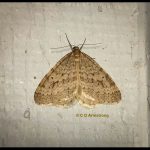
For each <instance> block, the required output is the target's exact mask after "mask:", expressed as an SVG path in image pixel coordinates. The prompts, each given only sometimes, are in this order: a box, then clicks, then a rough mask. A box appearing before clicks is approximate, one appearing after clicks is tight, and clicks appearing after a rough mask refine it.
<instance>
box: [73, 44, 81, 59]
mask: <svg viewBox="0 0 150 150" xmlns="http://www.w3.org/2000/svg"><path fill="white" fill-rule="evenodd" d="M72 53H73V55H74V57H75V61H79V59H80V54H81V51H80V49H79V47H77V46H75V47H73V50H72Z"/></svg>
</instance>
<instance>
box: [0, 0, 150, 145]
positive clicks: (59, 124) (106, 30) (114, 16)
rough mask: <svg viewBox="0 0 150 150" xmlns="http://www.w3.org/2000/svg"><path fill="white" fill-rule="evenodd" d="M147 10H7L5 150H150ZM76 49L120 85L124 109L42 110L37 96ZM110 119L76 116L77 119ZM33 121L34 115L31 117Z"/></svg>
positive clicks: (1, 52)
mask: <svg viewBox="0 0 150 150" xmlns="http://www.w3.org/2000/svg"><path fill="white" fill-rule="evenodd" d="M146 10H148V8H147V5H146V4H144V3H0V33H1V34H0V82H1V83H0V146H57V147H60V146H86V147H89V146H95V147H96V146H115V147H119V146H133V147H136V146H148V111H147V110H148V109H149V108H148V103H147V95H148V93H147V76H146V75H147V71H146V70H147V68H148V67H147V64H146V59H145V58H146V57H145V56H146V53H145V52H146V51H145V49H146V45H145V40H146V36H145V35H146V19H147V18H146V15H145V14H146ZM65 33H67V34H68V36H69V39H70V41H71V42H72V44H75V45H78V44H80V43H82V42H83V40H84V38H85V37H86V38H87V43H98V42H101V43H102V44H101V45H99V46H98V47H91V48H89V47H87V46H85V47H84V48H83V51H84V52H85V53H87V54H88V55H90V56H91V57H94V58H95V60H96V61H97V62H98V63H99V64H100V65H101V66H102V67H103V68H104V69H105V70H106V71H107V73H108V74H109V75H111V77H112V78H113V80H114V81H115V82H116V84H117V85H118V87H119V88H120V90H121V93H122V100H121V102H120V103H119V104H117V105H112V106H111V105H99V106H97V107H96V108H95V109H90V110H89V109H86V108H83V107H82V106H80V105H78V104H76V105H75V106H73V107H71V108H69V109H63V108H56V107H51V106H38V105H36V104H35V103H34V99H33V96H34V91H35V89H36V87H37V85H38V84H39V82H40V81H41V79H42V78H43V77H44V75H45V74H46V73H47V72H48V71H49V69H50V68H52V67H53V66H54V64H56V62H57V61H58V60H59V59H60V58H61V57H62V56H64V55H65V54H67V53H68V52H69V51H70V49H69V48H66V49H59V50H52V49H51V48H52V47H59V46H64V45H67V44H68V43H67V41H66V38H65ZM77 113H79V114H84V113H87V114H88V113H92V114H108V115H109V117H108V118H106V117H101V118H100V117H95V118H94V117H92V118H86V117H76V114H77ZM28 115H29V116H28Z"/></svg>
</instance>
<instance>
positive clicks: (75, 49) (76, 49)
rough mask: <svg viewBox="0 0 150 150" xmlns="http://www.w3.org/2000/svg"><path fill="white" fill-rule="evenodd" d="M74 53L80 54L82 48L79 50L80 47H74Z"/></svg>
mask: <svg viewBox="0 0 150 150" xmlns="http://www.w3.org/2000/svg"><path fill="white" fill-rule="evenodd" d="M72 52H73V53H79V52H80V48H79V47H78V46H74V47H73V48H72Z"/></svg>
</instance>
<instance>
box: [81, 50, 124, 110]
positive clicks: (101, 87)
mask: <svg viewBox="0 0 150 150" xmlns="http://www.w3.org/2000/svg"><path fill="white" fill-rule="evenodd" d="M79 74H80V90H81V91H82V92H81V95H80V96H79V99H80V100H79V102H80V103H81V104H83V105H84V106H87V107H93V106H94V105H96V104H102V103H109V104H112V103H115V102H119V101H120V100H121V93H120V91H119V89H118V87H117V86H116V84H115V83H114V81H113V80H112V78H111V77H110V76H109V75H108V74H107V73H106V72H105V71H104V70H103V69H102V68H101V67H100V66H99V64H97V63H96V61H95V60H94V59H92V58H91V57H90V56H88V55H87V54H85V53H83V52H81V56H80V70H79Z"/></svg>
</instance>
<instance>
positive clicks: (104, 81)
mask: <svg viewBox="0 0 150 150" xmlns="http://www.w3.org/2000/svg"><path fill="white" fill-rule="evenodd" d="M66 38H67V41H68V43H69V46H70V49H71V52H70V53H68V54H66V55H65V56H64V57H63V58H61V59H60V60H59V61H58V62H57V63H56V65H55V66H54V67H53V68H52V69H51V70H50V71H49V72H48V73H47V74H46V75H45V76H44V78H43V79H42V80H41V82H40V83H39V85H38V87H37V89H36V91H35V93H34V100H35V103H37V104H46V105H54V106H64V107H69V106H72V105H73V104H75V103H76V102H78V103H79V104H81V105H83V106H85V107H89V108H93V107H94V106H96V105H97V104H113V103H118V102H119V101H120V100H121V92H120V90H119V88H118V87H117V85H116V84H115V82H114V81H113V80H112V78H111V77H110V76H109V75H108V73H106V71H105V70H104V69H103V68H102V67H100V65H99V64H98V63H97V62H96V61H95V60H94V59H93V58H91V57H90V56H88V55H87V54H85V53H84V52H82V51H81V50H82V48H83V45H84V43H85V41H86V39H85V40H84V42H83V44H82V45H81V47H80V48H79V47H78V46H74V47H73V46H72V45H71V44H70V41H69V39H68V37H67V35H66Z"/></svg>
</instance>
